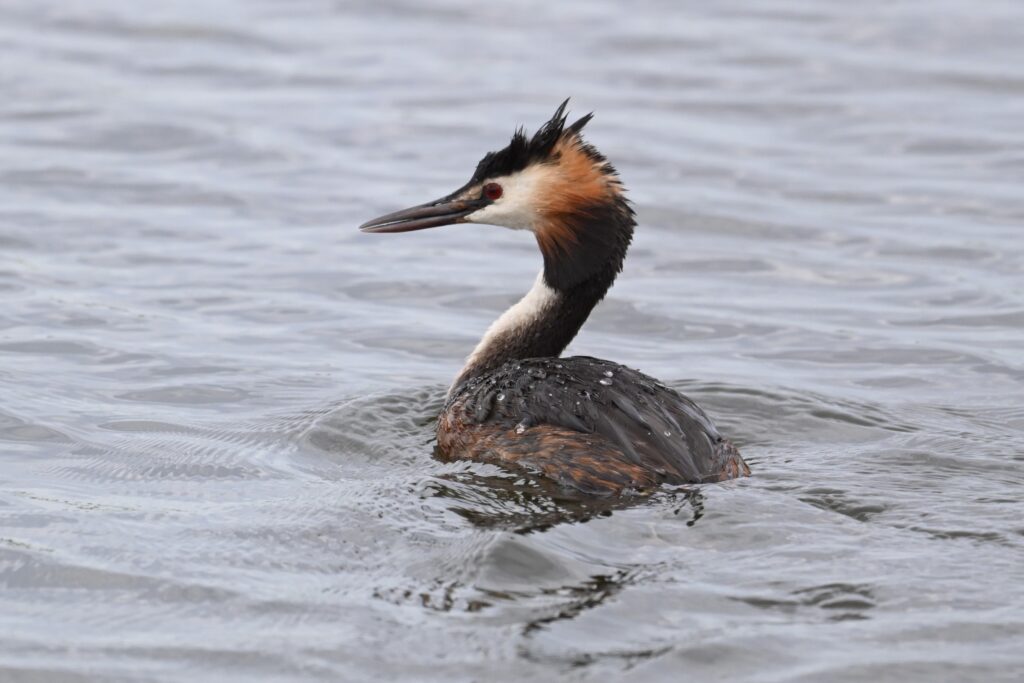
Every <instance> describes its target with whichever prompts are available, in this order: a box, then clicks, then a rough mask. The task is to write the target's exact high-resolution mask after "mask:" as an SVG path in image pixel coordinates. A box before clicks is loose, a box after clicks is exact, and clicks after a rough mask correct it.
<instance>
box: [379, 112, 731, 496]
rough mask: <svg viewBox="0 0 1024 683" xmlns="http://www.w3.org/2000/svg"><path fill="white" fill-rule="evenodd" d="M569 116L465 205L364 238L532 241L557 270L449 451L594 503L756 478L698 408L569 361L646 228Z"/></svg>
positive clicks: (642, 378)
mask: <svg viewBox="0 0 1024 683" xmlns="http://www.w3.org/2000/svg"><path fill="white" fill-rule="evenodd" d="M566 104H568V100H566V101H565V102H563V103H562V105H561V106H560V107H558V109H557V110H556V111H555V115H554V116H553V117H552V118H551V120H550V121H548V122H547V123H545V124H544V125H543V126H541V128H540V129H539V130H538V131H537V132H536V134H535V135H534V136H533V137H532V138H527V137H526V135H525V134H524V133H523V130H522V129H521V128H520V129H519V130H518V131H516V133H515V135H513V136H512V142H511V143H510V144H509V145H508V146H507V147H505V148H504V149H502V150H500V151H497V152H491V153H489V154H488V155H487V156H485V157H484V158H483V160H481V161H480V163H479V164H478V165H477V167H476V171H475V172H474V173H473V177H472V178H470V179H469V182H468V183H466V184H465V185H463V186H462V187H460V188H459V189H458V190H455V192H452V193H451V194H449V195H448V196H446V197H442V198H441V199H438V200H436V201H433V202H428V203H426V204H422V205H420V206H415V207H412V208H410V209H405V210H403V211H397V212H395V213H390V214H388V215H386V216H381V217H380V218H375V219H374V220H372V221H368V222H367V223H364V224H363V225H362V226H360V227H361V229H362V230H363V231H365V232H407V231H410V230H422V229H424V228H435V227H438V226H441V225H450V224H453V223H488V224H491V225H499V226H503V227H506V228H512V229H514V230H529V231H531V232H532V233H533V234H534V236H535V237H536V238H537V245H538V246H539V247H540V251H541V255H542V256H543V258H544V267H543V269H542V270H541V272H540V273H539V274H538V275H537V280H536V281H535V282H534V283H533V287H532V288H531V289H530V291H529V292H528V293H527V294H526V296H524V297H523V298H522V300H520V301H519V302H518V303H517V304H515V305H514V306H512V307H511V308H510V309H508V310H507V311H505V313H504V314H502V316H501V317H499V318H498V319H497V320H496V321H495V322H494V323H493V324H492V325H491V326H490V328H489V329H488V330H487V332H486V334H484V337H483V339H482V340H481V341H480V343H479V344H478V345H477V347H476V349H475V350H474V351H473V353H472V354H470V356H469V359H468V360H467V361H466V365H465V367H464V368H463V369H462V371H461V372H460V373H459V375H458V377H456V379H455V381H454V382H453V383H452V385H451V388H450V389H449V390H448V399H447V402H446V404H445V407H444V410H443V411H442V413H441V416H440V418H439V419H438V423H437V442H438V450H439V452H440V454H441V455H442V456H443V457H445V458H448V459H465V460H478V461H483V462H490V463H494V464H497V465H502V466H505V467H511V468H522V469H526V470H528V471H531V472H534V473H539V474H542V475H544V476H546V477H548V478H550V479H552V480H554V481H555V482H556V483H558V484H560V485H561V486H564V487H568V488H570V489H574V490H576V491H578V492H581V493H584V494H592V495H621V494H623V493H633V492H643V491H648V490H650V489H652V488H654V487H657V486H658V485H660V484H661V483H668V484H685V483H700V482H711V481H722V480H725V479H731V478H734V477H739V476H744V475H749V474H750V469H749V468H748V467H747V464H746V463H745V462H743V458H742V457H741V456H740V453H739V451H738V450H737V449H736V447H735V446H733V445H732V443H730V442H729V441H727V440H726V439H724V438H722V436H721V435H720V434H719V433H718V430H717V429H716V428H715V426H714V424H712V422H711V420H710V419H709V418H708V416H707V415H706V414H705V413H704V411H703V410H701V409H700V408H699V407H697V405H696V404H695V403H694V402H693V401H691V400H690V399H688V398H686V397H685V396H683V395H681V394H679V393H678V392H676V391H674V390H673V389H670V388H668V387H666V386H665V385H663V384H661V383H660V382H658V381H657V380H655V379H652V378H651V377H648V376H647V375H644V374H642V373H640V372H637V371H636V370H632V369H630V368H627V367H625V366H622V365H619V364H618V363H612V362H611V361H606V360H600V359H597V358H588V357H585V356H574V357H571V358H559V354H561V353H562V351H563V350H564V349H565V347H566V346H567V345H568V344H569V342H570V341H572V339H573V337H575V336H576V333H577V332H579V329H580V327H582V326H583V323H584V322H585V321H586V319H587V316H589V315H590V311H591V310H593V308H594V306H595V305H596V304H597V303H598V302H599V301H600V300H601V299H602V298H604V295H605V293H606V292H607V291H608V288H609V287H611V286H612V283H613V282H614V281H615V277H616V276H617V275H618V274H619V272H620V271H621V270H622V261H623V259H624V258H625V256H626V250H627V249H628V248H629V243H630V241H631V240H632V238H633V228H634V226H635V225H636V222H635V220H634V217H633V216H634V214H633V209H632V208H631V207H630V203H629V200H627V199H626V197H625V194H624V189H623V187H622V183H621V181H620V180H619V176H618V173H617V172H616V170H615V168H614V167H612V165H611V164H610V163H608V161H607V159H605V157H604V156H603V155H602V154H601V153H600V152H598V151H597V150H596V149H595V148H594V147H593V146H592V145H590V144H588V143H587V142H585V141H584V140H583V138H582V137H581V135H580V131H581V130H582V129H583V126H585V125H586V124H587V122H588V121H590V119H591V116H592V114H588V115H586V116H584V117H583V118H581V119H579V120H578V121H576V122H575V123H573V124H571V125H568V126H567V125H566V116H565V107H566Z"/></svg>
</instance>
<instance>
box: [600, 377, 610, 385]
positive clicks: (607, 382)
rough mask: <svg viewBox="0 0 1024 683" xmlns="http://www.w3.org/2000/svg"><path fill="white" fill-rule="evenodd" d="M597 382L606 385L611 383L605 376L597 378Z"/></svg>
mask: <svg viewBox="0 0 1024 683" xmlns="http://www.w3.org/2000/svg"><path fill="white" fill-rule="evenodd" d="M597 383H598V384H603V385H605V386H606V387H610V386H611V385H612V381H611V380H610V379H608V378H607V377H604V378H602V379H600V380H598V381H597Z"/></svg>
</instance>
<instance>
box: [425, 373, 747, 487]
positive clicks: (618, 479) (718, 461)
mask: <svg viewBox="0 0 1024 683" xmlns="http://www.w3.org/2000/svg"><path fill="white" fill-rule="evenodd" d="M437 434H438V445H439V447H440V450H441V452H442V453H443V454H445V455H446V456H447V457H452V458H460V457H462V458H469V459H472V460H481V461H485V462H492V463H495V464H499V465H504V466H512V467H519V468H525V469H527V470H531V471H534V472H540V473H543V474H544V475H545V476H548V477H550V478H551V479H554V480H555V481H557V482H558V483H559V484H562V485H563V486H569V487H572V488H575V489H578V490H581V491H583V492H585V493H592V494H599V495H603V494H619V493H623V492H627V491H641V490H645V489H650V488H652V487H655V486H658V485H660V484H662V483H668V484H684V483H696V482H709V481H721V480H723V479H730V478H733V477H737V476H740V475H741V474H749V469H747V466H746V464H745V463H744V462H743V460H742V458H740V457H739V452H738V451H737V450H736V448H735V447H734V446H733V445H732V444H731V443H730V442H729V441H727V440H725V439H724V438H723V437H722V436H721V435H720V434H719V433H718V430H717V429H716V428H715V426H714V425H713V424H712V423H711V420H710V419H709V418H708V416H707V415H706V414H705V413H704V411H703V410H701V409H700V408H699V407H698V406H697V404H695V403H694V402H693V401H691V400H690V399H688V398H686V397H685V396H682V395H681V394H679V393H678V392H677V391H675V390H673V389H670V388H668V387H666V386H665V385H664V384H662V383H660V382H658V381H657V380H655V379H653V378H651V377H648V376H647V375H644V374H643V373H641V372H638V371H636V370H633V369H630V368H627V367H625V366H623V365H619V364H618V363H613V362H611V361H606V360H601V359H598V358H588V357H580V356H576V357H570V358H530V359H524V360H517V361H510V362H508V363H505V364H504V365H502V366H500V367H498V368H496V369H495V370H493V371H491V372H489V373H487V374H485V375H481V376H478V377H475V378H473V379H472V380H470V381H468V382H467V383H466V384H464V385H463V386H462V387H460V388H459V389H458V390H457V391H456V392H455V393H454V395H453V396H451V398H450V399H449V402H448V404H447V405H446V406H445V409H444V411H443V412H442V414H441V418H440V420H439V424H438V429H437Z"/></svg>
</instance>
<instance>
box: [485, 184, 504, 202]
mask: <svg viewBox="0 0 1024 683" xmlns="http://www.w3.org/2000/svg"><path fill="white" fill-rule="evenodd" d="M501 193H502V189H501V185H499V184H498V183H487V184H486V185H484V196H485V197H487V198H488V199H490V200H491V201H492V202H493V201H494V200H496V199H501Z"/></svg>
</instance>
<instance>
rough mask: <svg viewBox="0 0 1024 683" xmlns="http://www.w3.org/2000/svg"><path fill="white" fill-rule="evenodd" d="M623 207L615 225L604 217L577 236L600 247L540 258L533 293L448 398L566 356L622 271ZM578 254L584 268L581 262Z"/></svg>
mask: <svg viewBox="0 0 1024 683" xmlns="http://www.w3.org/2000/svg"><path fill="white" fill-rule="evenodd" d="M622 207H623V210H622V211H621V212H616V213H615V214H614V217H613V218H612V219H611V220H612V222H613V224H611V225H609V224H608V221H609V217H608V215H605V216H602V224H601V225H600V226H593V227H592V231H590V232H587V231H585V230H584V231H582V232H581V233H580V234H583V235H587V234H590V235H595V234H601V235H603V237H602V238H601V239H600V243H599V244H597V245H595V242H596V240H591V242H590V243H589V244H583V245H580V246H579V247H578V248H577V250H575V251H574V252H572V253H570V254H549V253H547V252H545V253H544V269H543V270H541V272H540V273H539V274H538V275H537V279H536V280H535V281H534V283H533V287H532V288H531V289H530V291H529V292H527V293H526V296H524V297H523V298H522V299H520V300H519V301H518V302H517V303H516V304H514V305H513V306H512V307H511V308H509V309H508V310H507V311H505V312H504V313H503V314H502V315H501V317H499V318H498V319H497V320H495V321H494V323H493V324H492V325H491V326H490V327H489V328H488V330H487V332H486V333H485V334H484V337H483V339H481V340H480V343H479V344H477V347H476V349H474V351H473V353H472V354H470V356H469V359H468V360H467V361H466V365H465V367H463V369H462V371H461V372H460V373H459V376H458V377H457V378H456V379H455V382H453V383H452V386H451V389H450V390H449V392H450V393H451V392H454V390H455V389H456V388H457V387H459V386H460V385H462V384H463V383H465V382H466V381H468V380H470V379H472V378H474V377H477V376H480V375H482V374H485V373H487V372H489V371H491V370H494V369H495V368H497V367H498V366H500V365H502V364H503V363H506V362H508V361H510V360H516V359H522V358H547V357H557V356H559V355H560V354H561V353H562V351H564V350H565V347H566V346H568V345H569V342H571V341H572V340H573V338H574V337H575V336H576V334H577V333H578V332H579V331H580V328H581V327H583V323H584V322H586V320H587V317H588V316H589V315H590V312H591V311H592V310H593V309H594V306H596V305H597V304H598V302H599V301H601V299H603V298H604V295H605V294H606V293H607V292H608V289H609V288H610V287H611V286H612V283H614V282H615V278H616V276H617V275H618V274H619V272H620V271H621V270H622V261H623V259H624V258H625V256H626V250H627V249H628V248H629V242H630V240H631V238H632V234H633V218H632V216H633V214H632V211H629V210H628V207H626V205H625V203H623V204H622ZM582 227H584V228H586V226H582ZM597 229H600V230H601V233H596V232H595V231H596V230H597ZM609 233H611V236H610V237H609ZM602 245H603V248H602ZM581 254H583V258H584V259H585V260H586V266H584V264H582V263H581V262H580V261H581V256H580V255H581Z"/></svg>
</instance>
